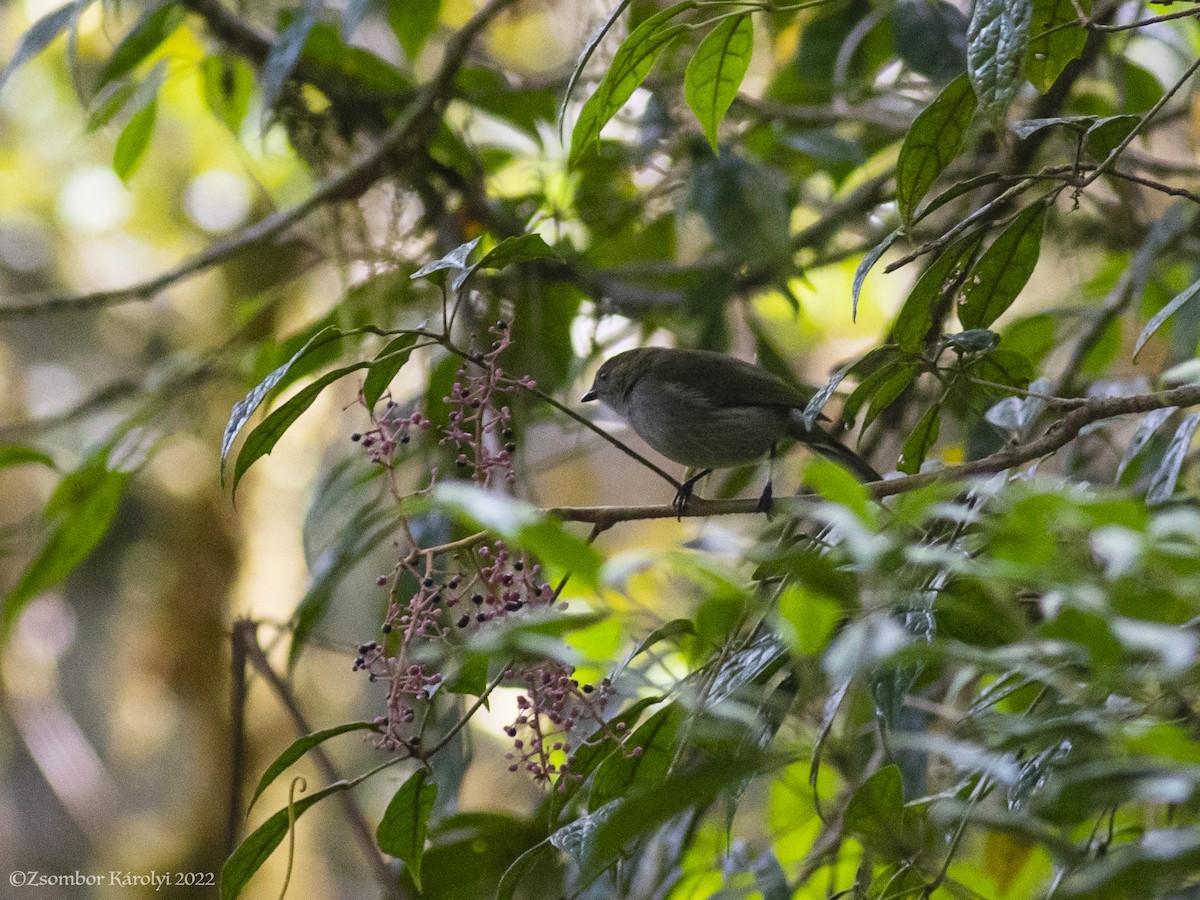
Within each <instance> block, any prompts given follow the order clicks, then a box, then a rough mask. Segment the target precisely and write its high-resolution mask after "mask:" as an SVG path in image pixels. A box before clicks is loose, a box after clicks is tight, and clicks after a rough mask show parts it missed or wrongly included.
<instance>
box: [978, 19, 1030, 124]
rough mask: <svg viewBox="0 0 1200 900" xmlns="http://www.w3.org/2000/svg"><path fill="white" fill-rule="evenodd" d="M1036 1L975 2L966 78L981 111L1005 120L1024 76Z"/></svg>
mask: <svg viewBox="0 0 1200 900" xmlns="http://www.w3.org/2000/svg"><path fill="white" fill-rule="evenodd" d="M1032 18H1033V0H1015V2H1014V0H976V2H975V8H974V10H973V11H972V13H971V23H970V25H969V27H968V28H967V74H968V75H970V77H971V84H972V86H973V87H974V88H975V96H976V97H978V98H979V104H980V107H981V108H982V109H983V112H984V114H985V115H986V116H987V117H988V118H989V119H991V120H992V122H993V123H1000V122H1002V121H1003V120H1004V116H1005V114H1006V113H1007V112H1008V107H1009V105H1010V104H1011V103H1012V101H1013V98H1014V97H1016V95H1017V89H1018V88H1020V86H1021V81H1022V79H1023V76H1024V69H1023V64H1024V62H1025V50H1026V47H1027V45H1028V43H1029V26H1030V21H1031V20H1032Z"/></svg>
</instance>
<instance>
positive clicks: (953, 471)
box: [544, 384, 1200, 528]
mask: <svg viewBox="0 0 1200 900" xmlns="http://www.w3.org/2000/svg"><path fill="white" fill-rule="evenodd" d="M1197 404H1200V385H1194V384H1192V385H1185V386H1184V387H1178V388H1173V389H1172V390H1169V391H1162V392H1161V393H1157V394H1135V395H1133V396H1130V397H1098V398H1095V399H1092V400H1086V401H1084V402H1083V403H1081V404H1080V405H1079V406H1078V407H1076V408H1075V409H1072V410H1071V411H1070V412H1068V413H1066V414H1065V415H1064V416H1063V417H1062V418H1060V419H1058V420H1057V421H1055V422H1053V423H1052V424H1051V425H1050V427H1049V428H1047V429H1046V431H1045V432H1044V433H1043V434H1042V436H1041V437H1039V438H1036V439H1034V440H1032V441H1030V442H1028V443H1026V444H1020V445H1017V446H1014V447H1009V448H1006V449H1004V450H999V451H997V452H996V453H992V454H991V455H989V456H985V457H983V458H982V459H977V460H974V461H972V462H968V463H963V464H962V465H961V466H953V467H951V468H947V469H941V470H938V471H934V472H921V473H920V474H917V475H907V476H904V477H901V478H892V479H889V480H886V481H877V482H874V483H873V484H870V485H868V489H869V490H870V492H871V493H872V494H873V495H874V496H875V497H876V499H881V498H883V497H891V496H894V495H896V494H904V493H907V492H908V491H913V490H916V489H917V488H922V487H925V486H926V485H930V484H934V483H936V482H941V481H954V480H957V479H960V478H967V477H970V476H972V475H994V474H995V473H997V472H1003V471H1005V470H1007V469H1012V468H1016V467H1017V466H1020V465H1024V464H1025V463H1028V462H1032V461H1033V460H1035V459H1041V458H1042V457H1045V456H1049V455H1050V454H1052V453H1054V452H1056V451H1058V450H1061V449H1062V448H1063V447H1065V446H1066V445H1067V444H1069V443H1070V442H1071V441H1073V440H1074V439H1075V438H1076V437H1078V436H1079V433H1080V432H1081V431H1082V430H1083V429H1084V428H1085V427H1086V426H1088V425H1091V424H1092V423H1093V422H1099V421H1102V420H1104V419H1112V418H1116V417H1117V416H1125V415H1130V414H1133V413H1145V412H1150V411H1151V410H1154V409H1162V408H1164V407H1167V406H1178V407H1186V406H1196V405H1197ZM776 503H777V504H778V505H780V506H782V507H786V505H787V503H788V501H787V500H777V501H776ZM757 511H758V499H757V498H753V497H747V498H740V499H736V500H705V499H704V498H702V497H693V498H692V500H691V502H689V503H688V507H687V509H686V510H685V511H684V513H683V515H684V516H688V517H703V516H729V515H745V514H751V513H755V512H757ZM544 512H545V513H546V514H547V515H550V516H554V517H555V518H558V519H561V520H563V521H565V522H587V523H590V524H593V525H598V526H601V527H602V528H608V527H611V526H613V525H616V524H618V523H620V522H633V521H639V520H644V519H670V518H674V517H676V516H677V515H678V513H677V511H676V510H675V509H674V508H673V507H672V506H671V505H670V504H665V503H664V504H661V505H657V506H565V507H551V508H549V509H546V510H544Z"/></svg>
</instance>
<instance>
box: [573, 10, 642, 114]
mask: <svg viewBox="0 0 1200 900" xmlns="http://www.w3.org/2000/svg"><path fill="white" fill-rule="evenodd" d="M631 2H632V0H621V2H619V3H618V4H617V5H616V6H615V7H613V11H612V12H610V13H609V14H608V18H607V19H605V20H604V24H603V25H601V26H600V27H599V28H597V29H596V31H595V32H594V33H593V34H592V36H591V37H590V38H588V42H587V43H586V44H585V45H584V47H583V50H582V51H580V53H579V59H578V60H576V61H575V68H574V69H572V70H571V77H570V78H568V79H567V89H566V90H565V91H563V98H562V104H561V105H560V106H559V108H558V136H559V138H562V136H563V122H564V121H566V118H567V106H568V105H569V104H570V102H571V98H572V97H573V96H574V95H575V86H576V85H577V84H578V83H579V79H580V77H581V76H582V75H583V70H584V69H586V68H587V64H588V62H589V61H590V60H591V58H592V55H593V54H594V53H595V52H596V48H597V47H599V46H600V42H601V41H602V40H604V38H605V35H607V34H608V33H609V32H610V31H611V30H612V27H613V26H614V25H615V24H617V19H619V18H620V17H621V13H623V12H625V7H627V6H629V4H630V3H631Z"/></svg>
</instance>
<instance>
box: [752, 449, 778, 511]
mask: <svg viewBox="0 0 1200 900" xmlns="http://www.w3.org/2000/svg"><path fill="white" fill-rule="evenodd" d="M775 449H776V445H775V444H772V445H771V453H770V455H769V456H768V457H767V484H766V487H764V488H763V492H762V495H761V496H759V498H758V509H757V510H756V511H757V512H760V513H766V514H767V516H770V515H771V508H772V507H773V506H774V505H775V488H774V487H773V485H772V483H773V482H774V480H775Z"/></svg>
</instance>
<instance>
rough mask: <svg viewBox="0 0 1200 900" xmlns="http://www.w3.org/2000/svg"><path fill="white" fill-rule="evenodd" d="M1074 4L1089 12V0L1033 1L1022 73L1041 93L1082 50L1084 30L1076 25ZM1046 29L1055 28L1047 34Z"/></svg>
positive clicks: (1077, 15)
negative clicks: (1027, 49) (1026, 53)
mask: <svg viewBox="0 0 1200 900" xmlns="http://www.w3.org/2000/svg"><path fill="white" fill-rule="evenodd" d="M1077 7H1078V8H1080V9H1082V10H1083V12H1084V14H1085V15H1086V14H1088V13H1090V12H1091V9H1092V3H1091V0H1033V18H1032V20H1031V23H1030V27H1029V34H1030V38H1029V54H1028V56H1027V57H1026V59H1025V76H1026V77H1027V78H1028V79H1029V80H1030V81H1032V82H1033V86H1034V87H1035V88H1037V89H1038V90H1039V91H1041V92H1042V93H1043V94H1044V93H1046V91H1048V90H1050V88H1052V87H1053V86H1054V82H1056V81H1057V80H1058V76H1059V75H1061V74H1062V70H1063V69H1064V68H1066V65H1067V63H1069V62H1070V61H1071V60H1073V59H1075V58H1077V57H1078V56H1079V54H1080V53H1082V52H1083V45H1084V42H1085V41H1086V40H1087V32H1086V31H1084V29H1082V28H1080V27H1079V25H1078V22H1079V13H1077V12H1076V8H1077ZM1067 23H1071V24H1069V25H1068V24H1067ZM1061 26H1066V27H1061ZM1050 29H1056V30H1055V31H1053V32H1052V33H1050V34H1047V33H1046V32H1047V31H1050Z"/></svg>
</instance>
